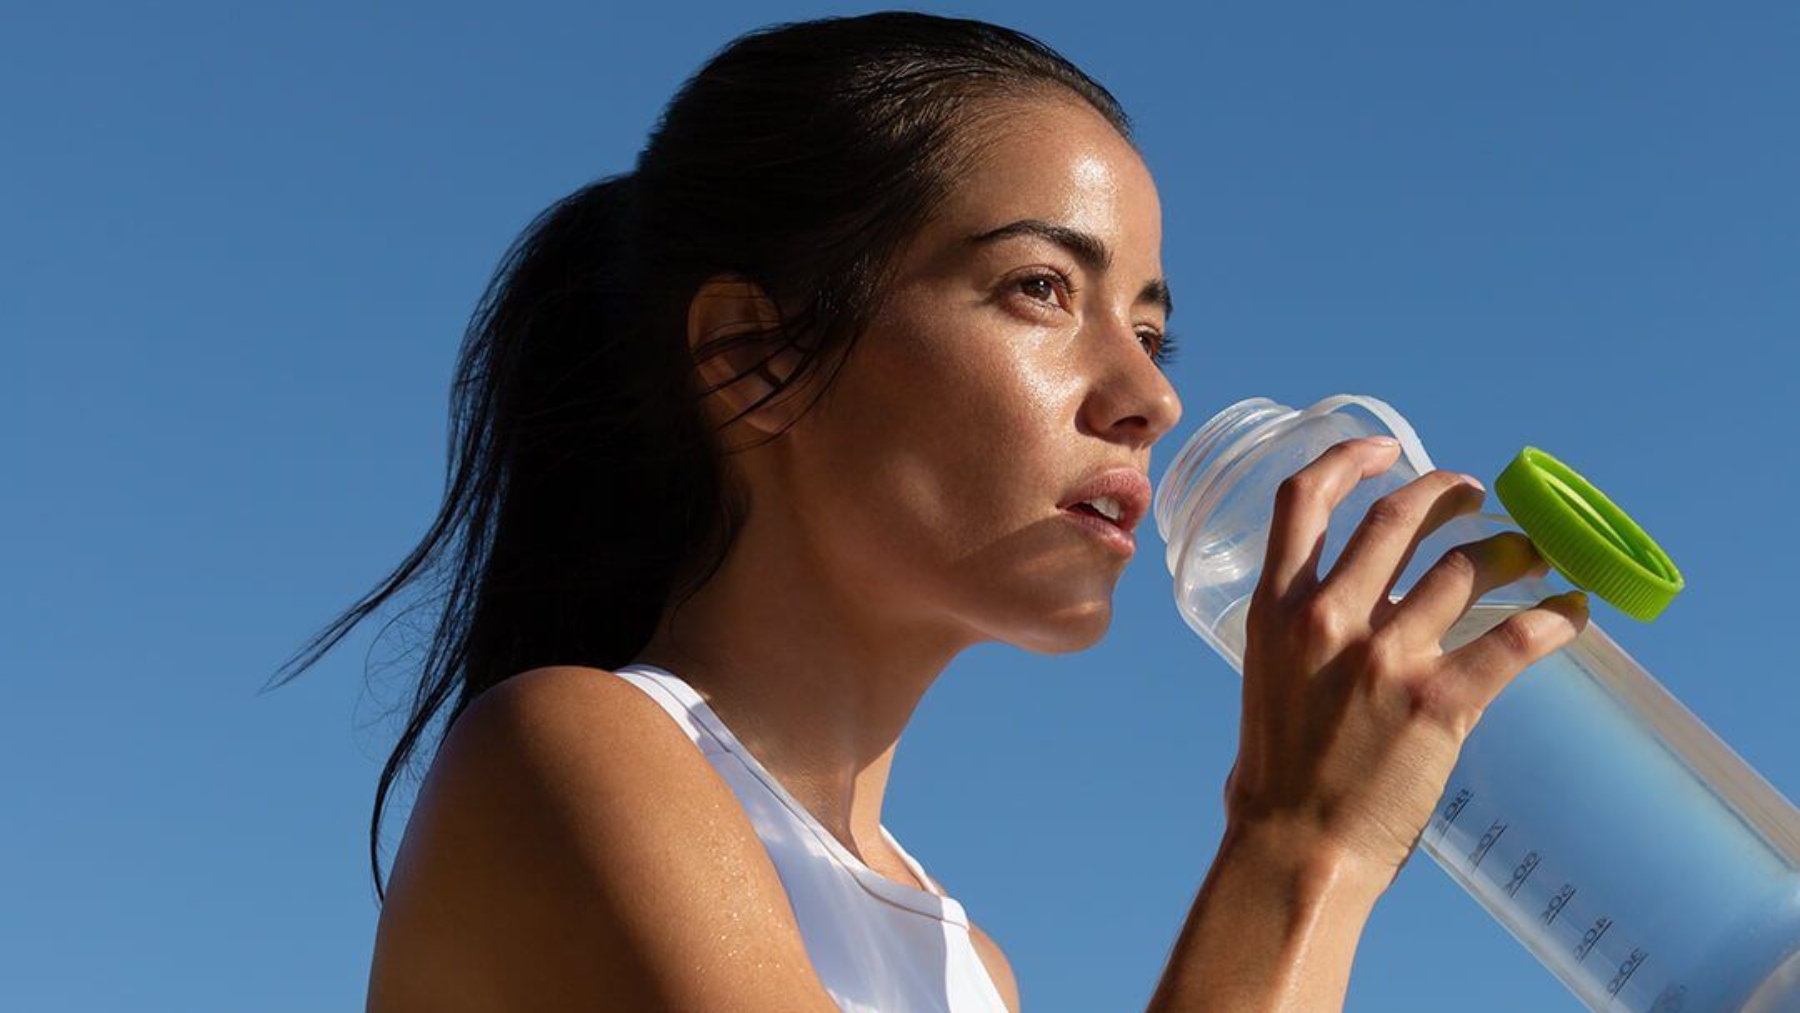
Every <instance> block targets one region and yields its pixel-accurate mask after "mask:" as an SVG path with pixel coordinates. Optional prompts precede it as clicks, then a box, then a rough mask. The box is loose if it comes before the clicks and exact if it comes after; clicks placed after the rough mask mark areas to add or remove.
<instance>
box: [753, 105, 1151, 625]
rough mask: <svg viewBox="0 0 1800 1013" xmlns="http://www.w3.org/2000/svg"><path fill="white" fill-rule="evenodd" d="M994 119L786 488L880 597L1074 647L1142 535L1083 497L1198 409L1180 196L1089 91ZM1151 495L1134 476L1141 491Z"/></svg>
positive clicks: (850, 572)
mask: <svg viewBox="0 0 1800 1013" xmlns="http://www.w3.org/2000/svg"><path fill="white" fill-rule="evenodd" d="M990 124H991V125H990V126H988V127H985V128H983V129H984V130H987V131H992V132H990V133H987V134H985V135H984V136H986V137H988V138H989V139H990V140H991V141H992V143H991V144H990V146H989V147H988V148H987V149H986V151H987V153H986V155H985V156H984V160H983V161H982V162H981V163H980V164H979V166H978V167H977V168H975V169H974V171H973V172H972V174H970V175H968V176H966V177H964V178H963V179H962V180H961V181H960V182H959V184H958V185H957V186H956V188H955V190H954V192H953V193H952V194H951V195H950V197H949V199H948V201H947V203H946V204H944V205H943V206H942V208H941V209H940V210H939V212H938V213H937V214H936V215H935V217H934V218H933V219H932V220H931V221H930V222H929V223H928V224H927V225H926V226H925V227H924V229H923V230H922V231H921V232H920V234H918V235H917V236H916V237H915V239H914V240H913V242H912V243H911V245H910V246H909V247H908V248H907V249H906V250H904V251H903V252H902V254H901V255H900V259H899V261H898V267H897V271H898V273H897V276H896V279H895V281H894V282H893V284H892V286H891V288H890V289H889V290H888V291H887V292H886V293H885V297H886V299H885V302H884V304H883V306H882V308H881V311H880V312H879V314H878V316H877V318H876V320H875V321H874V323H873V325H872V326H871V327H870V329H869V330H868V331H866V332H865V333H864V334H863V335H862V336H861V337H860V338H859V339H858V342H857V344H856V346H855V347H854V349H853V350H852V351H851V353H850V355H849V357H848V359H847V360H846V361H845V364H844V366H843V369H842V370H841V372H840V373H839V374H838V375H837V377H836V379H835V380H834V381H833V383H832V385H831V386H830V388H828V390H827V392H826V394H825V396H824V397H823V398H822V399H821V400H820V401H819V403H818V404H817V405H815V406H814V408H813V410H811V411H809V412H807V413H806V414H805V415H803V416H802V417H801V419H800V421H799V423H798V424H797V425H796V426H795V427H794V429H793V430H791V431H790V432H789V433H788V434H787V435H788V437H789V438H790V440H791V442H789V443H788V445H787V447H786V450H785V451H784V452H783V453H784V455H785V456H786V457H787V459H786V460H785V461H784V462H783V464H782V467H781V470H782V471H783V472H784V474H783V475H782V476H781V482H782V484H783V486H784V489H783V490H782V493H781V500H782V501H783V508H784V509H786V510H789V511H792V512H794V513H795V515H796V516H795V517H794V518H793V519H794V520H795V521H796V522H797V523H798V526H799V529H800V530H802V531H804V532H805V533H806V534H805V538H806V541H807V543H808V549H809V552H810V553H811V554H812V555H813V558H815V559H816V560H817V561H818V562H819V564H820V565H821V566H823V567H826V568H828V571H829V572H828V574H827V579H829V580H831V581H833V582H837V584H838V586H839V587H840V588H841V589H842V590H843V592H844V593H846V594H849V595H853V596H855V599H856V600H857V601H860V602H864V603H866V604H868V605H870V606H873V607H876V608H879V609H881V610H882V614H884V615H886V616H888V617H890V618H895V619H900V620H902V621H911V622H917V621H924V622H926V623H928V624H930V625H931V626H934V627H936V626H940V625H941V626H943V627H944V628H946V629H948V630H949V631H950V632H951V634H952V635H954V636H966V637H969V638H971V639H973V640H977V641H979V640H999V641H1003V642H1006V643H1011V644H1015V645H1017V646H1020V647H1023V648H1026V649H1029V650H1036V651H1045V652H1049V651H1066V650H1076V649H1079V648H1082V647H1085V646H1088V645H1090V644H1092V643H1093V642H1094V641H1096V640H1098V639H1099V637H1100V636H1101V634H1102V633H1104V632H1105V629H1106V626H1107V624H1108V623H1109V622H1110V620H1111V609H1112V604H1111V602H1112V592H1113V587H1114V585H1115V583H1116V582H1117V580H1118V577H1119V574H1120V572H1121V571H1122V569H1123V568H1124V566H1125V563H1126V561H1127V560H1128V559H1129V558H1131V550H1129V549H1128V548H1121V545H1120V543H1121V541H1123V540H1122V539H1119V538H1117V537H1116V531H1115V533H1114V537H1107V536H1106V535H1104V534H1101V533H1098V532H1096V530H1094V529H1093V528H1092V527H1091V526H1090V524H1091V523H1092V522H1093V521H1094V520H1096V518H1094V517H1093V516H1091V515H1090V516H1088V517H1087V518H1086V519H1085V520H1084V519H1081V517H1080V514H1081V513H1083V512H1084V511H1082V510H1080V509H1079V508H1077V509H1073V510H1072V509H1068V507H1070V506H1071V504H1072V502H1073V501H1075V500H1078V499H1080V498H1081V493H1082V491H1083V490H1082V486H1083V485H1084V483H1086V482H1087V481H1088V480H1090V479H1092V478H1094V477H1095V476H1096V475H1099V474H1100V473H1102V472H1104V471H1108V470H1119V469H1123V470H1124V471H1125V472H1126V474H1127V478H1130V477H1131V475H1132V474H1133V473H1135V475H1136V476H1138V478H1137V480H1136V481H1135V482H1129V481H1128V482H1127V483H1126V484H1127V487H1129V486H1130V485H1133V484H1135V485H1136V486H1137V488H1138V493H1137V494H1136V495H1139V496H1141V495H1142V494H1144V493H1147V492H1148V489H1149V485H1148V482H1147V481H1145V480H1144V479H1143V478H1142V476H1146V475H1147V473H1148V470H1149V465H1150V447H1151V444H1152V443H1154V442H1155V441H1156V440H1157V439H1158V438H1159V437H1161V436H1162V435H1163V434H1164V433H1166V432H1168V431H1169V429H1170V428H1171V427H1172V426H1174V425H1175V422H1176V420H1177V419H1178V418H1179V417H1180V414H1181V403H1180V399H1179V398H1178V397H1177V396H1176V394H1175V390H1174V388H1173V387H1172V386H1171V385H1170V384H1169V381H1168V379H1167V378H1166V377H1165V376H1164V374H1163V372H1162V370H1161V368H1160V367H1159V366H1158V365H1157V364H1156V363H1155V362H1154V361H1153V359H1152V352H1153V351H1155V350H1156V348H1157V347H1158V345H1159V344H1160V341H1161V334H1162V333H1163V331H1164V329H1165V327H1166V326H1167V321H1166V313H1165V306H1164V304H1165V303H1166V298H1158V295H1157V293H1158V292H1159V291H1161V292H1163V293H1166V291H1167V290H1166V288H1165V287H1162V286H1161V279H1162V277H1163V272H1162V223H1161V215H1162V212H1161V208H1160V206H1159V204H1158V202H1157V195H1156V187H1155V185H1154V183H1152V181H1151V179H1150V174H1149V171H1148V169H1147V168H1146V167H1145V165H1144V164H1143V162H1142V160H1141V159H1140V158H1139V157H1138V155H1137V153H1136V152H1135V151H1133V150H1132V148H1131V146H1130V145H1129V144H1128V143H1127V142H1126V141H1125V140H1124V139H1123V138H1121V137H1120V136H1119V135H1118V133H1117V132H1116V131H1115V130H1114V129H1113V127H1112V126H1111V125H1110V124H1109V123H1107V122H1106V120H1105V119H1104V118H1102V117H1101V116H1100V115H1099V114H1098V113H1096V112H1095V111H1093V110H1092V109H1090V108H1088V107H1087V106H1086V105H1085V104H1081V103H1075V102H1062V101H1054V100H1012V101H1011V102H1010V103H1008V104H1007V105H1006V106H1005V107H1004V112H1002V113H1001V114H1000V115H999V116H998V117H997V118H996V119H994V120H992V121H990ZM1021 222H1024V223H1036V225H1030V224H1028V225H1023V226H1020V225H1016V224H1015V223H1021ZM1038 225H1041V226H1048V227H1053V228H1054V229H1055V230H1065V231H1064V232H1063V233H1062V235H1063V236H1064V237H1065V238H1070V237H1072V239H1071V241H1072V242H1074V243H1075V244H1076V245H1077V246H1080V245H1082V244H1085V245H1086V246H1087V247H1088V249H1087V250H1085V251H1082V250H1080V249H1072V248H1071V247H1070V245H1068V243H1067V242H1062V241H1059V240H1058V238H1057V237H1056V235H1057V234H1056V233H1054V232H1050V231H1048V230H1046V229H1042V228H1038V227H1037V226H1038ZM1009 226H1010V228H1009ZM996 230H1001V231H1000V234H998V235H992V236H991V238H988V239H985V240H981V239H976V238H974V237H979V236H984V235H990V234H993V233H995V232H996ZM1065 278H1066V279H1067V283H1066V284H1065V282H1064V280H1063V279H1065ZM1133 495H1134V494H1133V493H1131V492H1130V491H1129V488H1127V489H1126V491H1123V492H1115V498H1116V499H1119V500H1120V501H1121V502H1122V503H1123V504H1124V505H1125V507H1126V509H1127V510H1132V509H1133V508H1134V505H1133V504H1132V503H1131V502H1130V501H1131V499H1132V498H1133ZM1103 506H1105V505H1104V504H1103ZM1147 506H1148V503H1147V501H1145V502H1138V503H1136V504H1135V508H1136V509H1137V510H1139V511H1141V510H1144V509H1146V508H1147ZM1127 520H1129V518H1127ZM1101 523H1102V524H1104V523H1105V522H1101ZM1137 536H1138V538H1139V540H1141V541H1147V540H1149V539H1151V538H1154V534H1153V524H1152V523H1149V522H1148V521H1147V519H1146V523H1144V524H1142V525H1140V526H1139V527H1138V529H1137Z"/></svg>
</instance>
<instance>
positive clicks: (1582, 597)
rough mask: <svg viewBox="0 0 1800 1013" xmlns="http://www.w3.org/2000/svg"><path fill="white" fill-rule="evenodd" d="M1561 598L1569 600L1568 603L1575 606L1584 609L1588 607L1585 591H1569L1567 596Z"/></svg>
mask: <svg viewBox="0 0 1800 1013" xmlns="http://www.w3.org/2000/svg"><path fill="white" fill-rule="evenodd" d="M1563 597H1564V598H1567V599H1569V601H1571V602H1573V603H1574V604H1576V605H1580V606H1581V607H1582V608H1584V609H1585V608H1587V607H1588V596H1587V592H1586V591H1570V592H1569V593H1568V594H1566V595H1563Z"/></svg>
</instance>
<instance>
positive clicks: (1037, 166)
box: [934, 98, 1162, 270]
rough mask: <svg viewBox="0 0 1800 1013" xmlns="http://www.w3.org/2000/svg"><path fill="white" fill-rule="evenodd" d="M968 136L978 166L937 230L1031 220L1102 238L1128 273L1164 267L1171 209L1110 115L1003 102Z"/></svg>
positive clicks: (990, 107) (1068, 103) (1070, 102)
mask: <svg viewBox="0 0 1800 1013" xmlns="http://www.w3.org/2000/svg"><path fill="white" fill-rule="evenodd" d="M965 129H967V130H969V131H970V132H971V135H972V138H973V142H974V148H973V152H974V156H975V157H974V160H973V162H972V164H971V165H970V166H969V168H968V169H966V170H965V171H964V172H963V173H962V174H961V175H960V176H959V177H958V178H957V179H956V181H955V182H954V184H953V186H952V187H951V190H950V193H949V194H948V195H947V197H946V199H945V201H944V203H943V204H942V205H941V206H940V207H939V209H938V212H937V214H936V215H935V216H934V218H935V222H934V224H935V226H936V227H937V228H938V229H940V230H943V231H946V232H949V231H956V232H962V233H964V234H966V233H968V232H970V231H979V230H982V229H983V228H984V227H988V228H991V227H993V226H997V225H1001V224H1004V223H1006V222H1009V221H1014V220H1017V219H1021V218H1035V219H1042V220H1046V221H1051V222H1054V223H1056V224H1058V225H1063V226H1067V227H1069V228H1074V229H1078V230H1081V231H1083V232H1089V233H1092V234H1094V235H1097V236H1100V237H1101V238H1103V239H1104V240H1106V241H1107V244H1108V245H1109V246H1112V247H1114V248H1115V249H1116V250H1117V251H1118V252H1119V254H1120V258H1121V261H1122V263H1121V265H1120V266H1122V267H1127V268H1132V269H1134V270H1144V269H1146V267H1148V268H1154V265H1155V263H1156V261H1157V258H1158V257H1159V255H1160V250H1159V247H1160V243H1161V238H1162V211H1161V207H1160V204H1159V203H1158V199H1157V194H1156V184H1155V182H1154V181H1153V180H1152V179H1151V178H1150V171H1149V169H1148V168H1147V167H1146V166H1145V165H1144V162H1143V159H1142V158H1141V157H1140V156H1139V155H1138V153H1137V151H1136V150H1135V149H1133V148H1132V146H1131V144H1130V142H1129V141H1127V140H1125V138H1123V137H1121V136H1120V135H1119V132H1118V131H1117V130H1116V129H1114V128H1113V126H1112V124H1111V123H1109V122H1107V120H1106V118H1105V117H1103V116H1101V115H1100V113H1099V112H1097V111H1096V110H1094V109H1093V108H1092V107H1091V106H1089V105H1088V104H1087V103H1086V102H1083V101H1079V100H1076V99H1050V98H1009V99H999V100H993V101H991V102H990V103H988V104H986V105H985V106H984V107H983V108H982V109H981V110H980V111H978V112H977V113H976V115H975V117H974V119H973V121H972V123H971V124H970V125H969V126H968V127H966V128H965Z"/></svg>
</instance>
